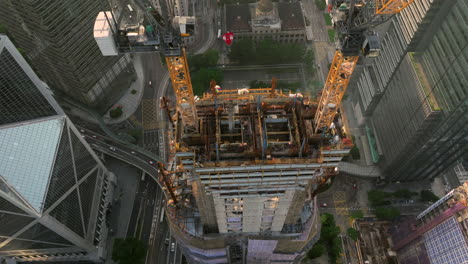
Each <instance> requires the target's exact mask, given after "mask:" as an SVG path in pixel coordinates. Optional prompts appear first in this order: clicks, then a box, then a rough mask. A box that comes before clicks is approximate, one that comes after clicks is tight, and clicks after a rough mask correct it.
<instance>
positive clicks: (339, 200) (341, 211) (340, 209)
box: [333, 191, 349, 215]
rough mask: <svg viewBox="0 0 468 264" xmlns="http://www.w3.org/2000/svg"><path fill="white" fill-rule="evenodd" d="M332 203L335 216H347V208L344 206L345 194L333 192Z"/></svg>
mask: <svg viewBox="0 0 468 264" xmlns="http://www.w3.org/2000/svg"><path fill="white" fill-rule="evenodd" d="M333 203H334V204H335V210H336V214H338V215H349V211H348V206H347V205H346V193H345V192H341V191H339V192H335V193H333Z"/></svg>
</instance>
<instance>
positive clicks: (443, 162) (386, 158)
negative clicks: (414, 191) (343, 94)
mask: <svg viewBox="0 0 468 264" xmlns="http://www.w3.org/2000/svg"><path fill="white" fill-rule="evenodd" d="M467 23H468V3H467V2H466V1H463V0H460V1H458V0H455V1H443V0H434V1H429V0H419V1H418V0H416V1H414V2H413V3H412V4H411V5H410V6H409V7H407V8H405V9H404V10H403V11H402V12H401V13H400V14H398V15H396V16H395V17H394V18H393V19H392V20H391V21H390V22H389V23H387V25H386V26H384V30H383V32H380V34H381V36H382V43H381V52H380V56H379V57H378V58H376V59H367V60H365V61H364V63H363V65H361V66H360V69H358V70H357V71H356V73H355V75H354V76H353V81H352V82H353V84H354V85H351V86H350V90H352V93H353V96H352V98H353V101H352V104H353V109H354V112H355V114H356V116H357V119H358V122H359V124H360V127H361V128H362V131H363V132H364V133H365V134H366V135H367V139H368V142H369V148H370V153H371V157H372V161H373V162H374V163H376V164H378V165H379V166H380V167H381V168H382V169H383V172H384V173H385V176H387V179H389V180H394V181H410V180H421V179H428V178H434V177H436V176H437V175H440V174H441V173H442V172H444V171H445V170H447V169H449V168H451V167H453V166H454V165H455V162H457V161H459V160H460V159H461V158H463V157H464V156H465V157H466V155H467V148H466V145H467V137H466V136H467V132H468V130H467V129H466V124H467V123H468V116H467V113H468V111H467V110H468V97H467V94H468V86H467V85H466V83H467V78H468V77H467V76H468V75H467V72H468V64H467V59H468V49H467V43H468V27H467V26H466V25H467ZM385 27H386V28H385Z"/></svg>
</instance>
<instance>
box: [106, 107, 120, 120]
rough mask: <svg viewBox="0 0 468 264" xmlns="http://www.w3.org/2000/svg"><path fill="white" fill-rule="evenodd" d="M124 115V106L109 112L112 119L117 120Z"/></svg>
mask: <svg viewBox="0 0 468 264" xmlns="http://www.w3.org/2000/svg"><path fill="white" fill-rule="evenodd" d="M122 114H123V110H122V106H118V107H117V108H115V109H112V110H110V111H109V115H110V117H111V118H117V117H119V116H121V115H122Z"/></svg>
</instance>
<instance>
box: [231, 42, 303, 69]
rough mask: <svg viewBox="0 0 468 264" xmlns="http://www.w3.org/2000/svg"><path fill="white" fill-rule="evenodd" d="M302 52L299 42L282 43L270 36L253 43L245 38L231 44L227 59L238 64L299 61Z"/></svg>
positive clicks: (301, 58)
mask: <svg viewBox="0 0 468 264" xmlns="http://www.w3.org/2000/svg"><path fill="white" fill-rule="evenodd" d="M304 54H305V47H304V45H301V44H295V43H291V44H282V43H280V42H277V41H274V40H272V39H271V38H267V39H264V40H260V41H258V42H256V43H255V42H253V41H252V40H251V39H248V38H246V39H242V40H238V41H235V42H234V43H233V44H232V46H231V51H230V53H229V59H230V60H232V61H236V62H238V63H240V64H251V63H254V64H281V63H293V62H301V61H303V57H304ZM309 56H310V55H309Z"/></svg>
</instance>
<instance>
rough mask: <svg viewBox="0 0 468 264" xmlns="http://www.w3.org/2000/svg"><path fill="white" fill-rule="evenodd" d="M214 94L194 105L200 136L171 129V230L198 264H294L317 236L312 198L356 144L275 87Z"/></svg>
mask: <svg viewBox="0 0 468 264" xmlns="http://www.w3.org/2000/svg"><path fill="white" fill-rule="evenodd" d="M213 91H214V92H213V94H211V93H207V94H205V95H204V96H203V98H201V99H199V100H198V101H197V102H195V104H194V105H195V109H196V112H194V113H195V114H196V119H195V120H199V121H197V122H196V125H195V126H198V128H197V129H196V130H193V131H191V130H190V126H185V127H183V126H182V125H181V122H178V121H177V120H176V121H175V122H174V123H173V130H172V131H171V133H170V145H171V153H172V155H171V157H172V158H173V159H172V160H171V162H170V166H169V167H168V168H167V170H166V171H164V173H163V175H164V176H163V177H162V179H161V181H163V182H164V183H165V184H166V186H168V187H169V188H168V189H170V190H171V197H170V198H172V199H170V202H169V204H168V205H167V208H168V209H167V211H168V212H167V213H168V216H169V220H170V221H169V222H170V224H171V227H172V229H171V230H172V231H173V232H174V234H175V236H176V237H177V238H178V239H179V240H180V242H181V246H182V248H183V249H184V251H185V252H186V256H189V257H190V258H192V260H193V261H196V262H199V263H227V262H229V263H257V262H258V263H263V262H262V261H269V262H268V263H275V262H277V261H280V262H282V263H293V262H294V261H297V260H298V259H300V258H301V256H302V254H303V250H306V249H308V248H310V247H311V246H312V245H313V244H314V243H315V242H316V240H317V239H318V237H319V227H320V223H319V220H318V212H317V204H316V203H315V200H314V196H315V192H317V190H318V189H319V187H320V185H321V184H323V183H324V182H326V181H327V180H329V178H330V177H331V176H333V175H335V174H336V172H337V167H338V163H339V162H340V160H341V159H342V158H343V157H344V156H345V155H347V154H348V153H349V151H350V147H351V146H352V144H351V142H350V140H348V139H346V138H345V137H343V136H344V133H343V130H342V128H341V127H340V126H339V122H335V123H336V124H334V125H332V129H331V131H330V134H329V133H328V132H327V133H326V134H325V133H314V131H313V121H314V116H315V113H316V111H317V106H318V104H317V102H314V101H310V100H308V99H306V98H302V95H300V94H283V93H282V92H281V90H277V89H275V81H274V80H273V82H272V88H265V89H240V90H218V89H217V88H216V87H215V88H213ZM182 107H183V106H182ZM338 119H339V117H337V118H336V119H335V120H336V121H338ZM198 131H199V132H198ZM172 190H173V191H172ZM301 252H302V253H301Z"/></svg>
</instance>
